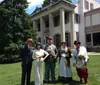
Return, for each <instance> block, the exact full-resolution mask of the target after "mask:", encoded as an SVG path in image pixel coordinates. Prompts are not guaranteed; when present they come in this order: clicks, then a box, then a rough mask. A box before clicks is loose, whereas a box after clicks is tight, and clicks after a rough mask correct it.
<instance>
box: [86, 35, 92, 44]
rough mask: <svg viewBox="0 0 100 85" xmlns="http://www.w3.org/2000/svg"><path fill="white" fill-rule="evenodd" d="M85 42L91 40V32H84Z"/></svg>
mask: <svg viewBox="0 0 100 85" xmlns="http://www.w3.org/2000/svg"><path fill="white" fill-rule="evenodd" d="M86 42H91V34H86Z"/></svg>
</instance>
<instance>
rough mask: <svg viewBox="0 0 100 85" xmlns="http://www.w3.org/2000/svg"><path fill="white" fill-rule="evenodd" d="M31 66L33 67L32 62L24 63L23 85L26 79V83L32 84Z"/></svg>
mask: <svg viewBox="0 0 100 85" xmlns="http://www.w3.org/2000/svg"><path fill="white" fill-rule="evenodd" d="M31 68H32V63H28V64H24V65H23V64H22V78H21V85H25V80H26V85H30V77H31Z"/></svg>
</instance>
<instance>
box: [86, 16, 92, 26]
mask: <svg viewBox="0 0 100 85" xmlns="http://www.w3.org/2000/svg"><path fill="white" fill-rule="evenodd" d="M88 26H91V23H90V16H86V17H85V27H88Z"/></svg>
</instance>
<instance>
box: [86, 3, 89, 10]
mask: <svg viewBox="0 0 100 85" xmlns="http://www.w3.org/2000/svg"><path fill="white" fill-rule="evenodd" d="M85 9H87V10H88V9H89V2H88V1H85Z"/></svg>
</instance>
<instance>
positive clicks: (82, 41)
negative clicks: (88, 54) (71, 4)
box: [79, 0, 86, 46]
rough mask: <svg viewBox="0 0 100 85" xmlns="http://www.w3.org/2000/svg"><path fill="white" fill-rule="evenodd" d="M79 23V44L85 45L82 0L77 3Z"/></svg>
mask: <svg viewBox="0 0 100 85" xmlns="http://www.w3.org/2000/svg"><path fill="white" fill-rule="evenodd" d="M79 14H80V25H79V40H80V42H81V45H83V46H86V37H85V35H86V34H85V25H84V0H80V4H79Z"/></svg>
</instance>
